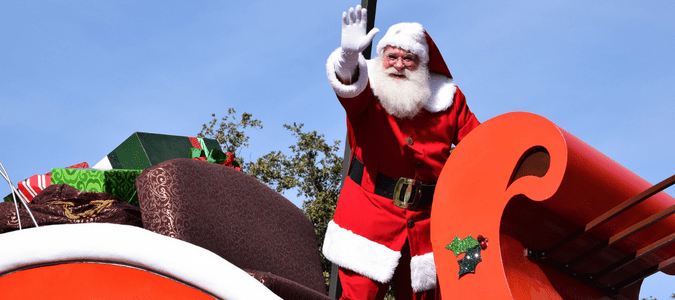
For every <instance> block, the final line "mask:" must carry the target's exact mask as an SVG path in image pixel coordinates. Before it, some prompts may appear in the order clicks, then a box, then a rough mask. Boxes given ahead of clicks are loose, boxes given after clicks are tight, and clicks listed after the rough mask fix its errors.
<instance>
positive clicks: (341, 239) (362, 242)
mask: <svg viewBox="0 0 675 300" xmlns="http://www.w3.org/2000/svg"><path fill="white" fill-rule="evenodd" d="M323 255H325V256H326V258H327V259H328V260H330V261H332V262H333V263H334V264H337V265H338V266H340V267H343V268H347V269H350V270H352V271H354V272H356V273H359V274H361V275H363V276H366V277H368V278H370V279H372V280H375V281H377V282H381V283H387V282H389V281H390V280H391V278H392V277H393V276H394V271H395V270H396V266H397V265H398V260H399V259H400V258H401V253H400V252H398V251H394V250H391V249H389V248H387V247H386V246H384V245H381V244H378V243H376V242H373V241H371V240H368V239H366V238H364V237H362V236H360V235H357V234H355V233H353V232H352V231H351V230H347V229H344V228H341V227H340V226H339V225H338V224H336V223H335V222H334V221H332V220H331V221H330V222H329V223H328V229H327V230H326V238H325V240H324V242H323ZM434 276H435V275H434ZM434 278H435V277H434Z"/></svg>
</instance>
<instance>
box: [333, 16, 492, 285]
mask: <svg viewBox="0 0 675 300" xmlns="http://www.w3.org/2000/svg"><path fill="white" fill-rule="evenodd" d="M408 24H409V23H408ZM414 24H416V23H414ZM417 25H419V24H417ZM394 26H397V25H394ZM419 27H420V28H421V25H419ZM392 28H393V26H392ZM422 30H423V29H422ZM390 31H391V29H390ZM387 35H389V33H387ZM387 35H385V37H384V38H383V40H382V41H380V43H379V44H378V53H380V55H381V54H382V51H381V49H382V47H384V46H387V45H391V46H397V47H400V48H403V49H404V50H407V51H411V52H413V53H415V54H417V55H418V56H419V57H420V60H421V61H425V60H426V61H428V62H429V63H428V68H429V71H430V77H431V78H430V85H431V91H432V96H431V98H430V99H429V101H428V102H427V103H426V104H425V106H424V108H423V109H422V110H421V111H420V113H419V114H418V115H416V116H415V117H414V118H412V119H407V118H403V119H399V118H396V117H394V116H392V115H390V114H389V113H387V111H386V110H385V109H384V108H383V107H382V106H381V104H380V101H379V99H378V97H377V96H376V95H375V94H374V93H373V90H372V89H371V86H370V85H371V84H372V81H373V80H374V78H373V77H372V76H369V75H368V74H369V73H368V70H369V69H373V68H372V63H373V61H366V60H365V58H363V56H360V58H359V66H358V76H359V77H358V79H357V80H356V82H354V83H353V84H349V85H346V84H343V83H341V82H340V80H338V78H337V76H336V72H335V67H334V65H335V64H334V62H335V60H336V59H338V58H339V51H340V49H338V50H336V51H335V52H333V54H331V56H330V57H329V59H328V63H327V74H328V78H329V81H330V84H331V86H332V87H333V89H334V90H335V93H336V94H337V96H338V99H339V100H340V103H341V104H342V106H343V107H344V109H345V111H346V114H347V131H348V140H349V144H350V146H351V147H352V162H354V163H353V164H352V165H351V166H350V168H352V170H350V176H349V177H348V178H346V179H345V184H344V187H343V188H342V191H341V194H340V198H339V200H338V205H337V209H336V211H335V216H334V219H333V221H331V222H330V223H329V225H328V230H327V232H326V238H325V241H324V245H323V253H324V255H325V256H326V258H328V259H329V260H330V261H332V262H333V263H335V264H337V265H338V266H340V267H342V268H346V269H349V270H352V271H354V272H356V273H359V274H361V275H363V276H365V277H368V278H370V279H372V280H374V281H377V282H381V283H387V282H389V281H390V280H391V279H392V276H393V275H394V271H395V270H396V267H397V265H398V262H399V259H400V258H401V249H402V248H403V246H404V245H405V244H406V241H407V242H408V245H409V247H410V254H411V260H410V276H411V279H410V280H411V285H412V289H413V291H415V292H419V291H426V290H430V289H433V288H435V286H436V268H435V265H434V259H433V253H432V249H431V240H430V231H429V224H430V220H429V217H430V213H431V206H430V205H428V204H429V203H427V205H421V206H420V207H418V208H416V209H414V210H413V209H404V208H400V207H398V206H396V205H394V203H393V201H392V197H391V195H383V194H387V193H382V191H381V189H382V186H383V181H387V180H388V181H392V179H393V180H398V179H399V178H402V177H404V178H411V179H414V180H418V181H420V182H422V183H424V184H429V185H433V184H435V183H436V181H437V179H438V176H439V174H440V172H441V169H442V168H443V165H444V164H445V162H446V160H447V159H448V156H449V155H450V149H451V145H452V144H455V145H456V144H457V143H459V142H460V141H461V140H462V138H464V136H466V135H467V134H468V133H469V132H470V131H471V130H472V129H473V128H475V127H476V126H478V125H479V122H478V120H477V119H476V117H475V116H474V114H473V113H472V112H471V111H470V110H469V108H468V106H467V104H466V99H465V98H464V95H463V94H462V92H461V91H460V90H459V88H457V86H456V85H455V83H454V81H453V79H452V76H451V75H450V72H449V71H448V68H447V66H446V65H445V62H444V61H443V58H442V57H441V55H440V52H439V51H438V49H437V47H436V45H435V44H434V43H433V40H431V38H430V37H429V35H428V34H426V31H424V37H423V38H426V44H427V45H428V51H426V52H425V51H424V50H427V49H422V52H416V51H417V50H418V49H416V48H415V47H418V46H419V45H417V44H415V43H414V42H412V44H410V43H408V42H407V41H404V42H400V41H396V40H394V41H391V40H390V39H388V38H387ZM418 48H419V47H418ZM424 56H427V57H424ZM369 65H370V66H371V67H370V68H369ZM354 164H356V165H358V166H362V170H363V173H362V176H359V175H360V170H361V169H359V170H358V172H354V170H353V168H354V167H355V166H354ZM359 177H360V178H359ZM383 178H385V179H383ZM359 181H360V182H359ZM394 183H395V182H394ZM390 184H391V183H390ZM385 185H386V183H385ZM425 191H426V190H425ZM385 196H388V198H387V197H385ZM427 196H429V195H427Z"/></svg>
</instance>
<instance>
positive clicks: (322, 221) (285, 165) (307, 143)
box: [198, 108, 342, 278]
mask: <svg viewBox="0 0 675 300" xmlns="http://www.w3.org/2000/svg"><path fill="white" fill-rule="evenodd" d="M227 112H228V115H227V116H226V117H223V118H222V119H221V120H220V124H218V119H217V118H216V115H215V114H213V115H212V117H213V120H212V121H211V122H209V123H208V124H204V125H203V127H202V131H201V132H200V133H199V134H198V136H199V137H207V138H214V139H216V140H217V141H218V142H219V143H220V144H221V146H222V147H223V151H230V152H232V153H235V155H236V154H238V153H239V152H240V150H241V148H242V147H248V146H249V144H248V141H249V137H248V135H247V134H246V133H245V130H246V129H247V128H262V122H260V121H259V120H257V119H253V118H252V115H251V114H248V113H243V114H242V115H241V118H240V119H237V117H236V115H235V114H236V111H235V110H234V109H233V108H230V109H228V111H227ZM284 128H286V129H287V130H289V131H290V132H291V135H292V136H293V137H295V139H296V141H295V144H293V145H291V146H289V149H290V153H289V154H288V155H286V154H284V152H282V151H272V152H270V153H268V154H265V155H263V156H262V157H260V158H258V159H257V160H255V161H251V162H247V163H244V162H243V160H242V159H241V158H240V157H239V155H236V156H237V160H238V162H239V164H240V165H241V166H242V171H244V172H246V173H247V174H249V175H251V176H253V177H256V178H257V179H258V180H260V181H261V182H263V183H265V184H267V185H268V186H270V187H271V188H272V189H274V190H276V191H277V192H279V193H283V192H286V191H297V196H298V197H302V198H303V199H305V200H304V201H303V204H302V210H303V211H304V212H305V215H307V217H309V219H310V220H311V221H312V224H313V225H314V231H315V233H316V238H317V245H318V247H319V249H321V247H322V246H323V239H324V236H325V235H326V228H327V226H328V222H329V221H330V220H332V219H333V213H334V212H335V207H336V205H337V198H338V195H339V193H340V185H341V179H342V176H341V172H342V157H341V156H340V155H338V153H339V147H340V142H339V141H334V142H333V144H332V145H331V144H328V143H327V142H326V140H325V139H324V135H323V134H319V133H317V132H316V131H303V124H299V125H298V124H296V123H293V125H284ZM321 259H322V264H323V269H324V276H326V278H328V277H327V276H328V274H329V273H330V269H331V264H330V262H329V261H328V260H327V259H326V258H325V257H324V256H323V254H321Z"/></svg>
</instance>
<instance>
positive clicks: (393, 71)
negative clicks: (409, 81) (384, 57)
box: [384, 67, 410, 78]
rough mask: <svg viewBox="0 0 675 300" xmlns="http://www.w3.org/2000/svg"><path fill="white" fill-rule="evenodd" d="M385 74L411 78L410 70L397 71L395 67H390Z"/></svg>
mask: <svg viewBox="0 0 675 300" xmlns="http://www.w3.org/2000/svg"><path fill="white" fill-rule="evenodd" d="M384 72H385V73H386V74H387V75H398V76H401V75H404V76H405V77H406V78H407V77H410V70H408V69H401V70H397V69H396V68H394V67H389V68H388V69H385V70H384Z"/></svg>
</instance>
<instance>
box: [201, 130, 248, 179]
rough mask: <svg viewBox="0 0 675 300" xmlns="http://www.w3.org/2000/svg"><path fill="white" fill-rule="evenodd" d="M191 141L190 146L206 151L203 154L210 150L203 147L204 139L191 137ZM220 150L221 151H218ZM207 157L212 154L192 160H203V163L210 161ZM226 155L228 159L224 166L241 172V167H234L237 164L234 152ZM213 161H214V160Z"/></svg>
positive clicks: (228, 152)
mask: <svg viewBox="0 0 675 300" xmlns="http://www.w3.org/2000/svg"><path fill="white" fill-rule="evenodd" d="M189 139H190V144H192V147H193V148H195V149H201V150H204V151H202V153H207V150H208V149H206V146H204V147H202V145H204V144H203V140H202V139H199V138H196V137H189ZM218 150H220V149H218ZM207 155H210V154H204V156H200V157H192V159H195V160H202V161H208V157H207ZM225 155H227V158H226V159H225V161H224V162H223V166H226V167H230V168H233V169H235V170H237V171H241V168H240V167H239V165H234V166H233V164H234V163H235V161H234V154H233V153H232V152H230V151H227V152H226V153H225ZM212 161H213V160H212Z"/></svg>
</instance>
